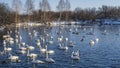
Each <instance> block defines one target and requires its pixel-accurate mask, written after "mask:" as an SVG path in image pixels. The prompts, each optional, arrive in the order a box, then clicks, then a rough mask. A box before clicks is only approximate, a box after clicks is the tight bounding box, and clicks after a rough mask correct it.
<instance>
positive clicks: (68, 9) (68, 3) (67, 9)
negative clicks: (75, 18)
mask: <svg viewBox="0 0 120 68" xmlns="http://www.w3.org/2000/svg"><path fill="white" fill-rule="evenodd" d="M70 8H71V6H70V2H69V1H68V0H66V3H65V11H66V21H67V20H68V17H69V16H68V15H69V11H70Z"/></svg>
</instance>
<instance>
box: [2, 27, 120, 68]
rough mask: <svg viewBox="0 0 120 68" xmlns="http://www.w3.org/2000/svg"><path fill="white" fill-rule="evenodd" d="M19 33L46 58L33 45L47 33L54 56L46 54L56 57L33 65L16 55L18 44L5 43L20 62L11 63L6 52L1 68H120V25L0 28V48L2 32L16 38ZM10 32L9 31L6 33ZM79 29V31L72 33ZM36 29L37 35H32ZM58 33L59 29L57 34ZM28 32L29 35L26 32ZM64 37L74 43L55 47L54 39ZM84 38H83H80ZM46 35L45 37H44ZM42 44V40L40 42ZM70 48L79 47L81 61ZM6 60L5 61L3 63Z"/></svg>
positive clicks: (56, 43)
mask: <svg viewBox="0 0 120 68" xmlns="http://www.w3.org/2000/svg"><path fill="white" fill-rule="evenodd" d="M16 29H17V31H18V32H19V35H20V36H21V37H22V40H21V42H25V43H26V44H27V45H31V46H34V47H35V49H34V50H32V51H30V53H35V54H38V56H37V58H36V59H39V60H42V61H45V54H41V53H40V52H39V48H38V47H37V45H36V41H37V39H40V38H41V37H46V36H47V34H49V35H50V36H52V37H53V41H54V42H53V44H48V50H54V52H55V53H54V54H53V55H49V57H51V58H52V59H54V60H55V63H44V64H32V63H31V61H32V60H31V59H30V60H29V61H28V59H27V56H26V54H17V53H16V51H17V48H18V44H17V43H14V44H12V45H7V47H11V48H12V51H11V52H10V53H11V54H12V55H16V56H19V58H20V60H21V61H20V62H19V63H11V62H10V61H7V60H8V54H1V55H0V68H88V67H89V68H120V26H119V25H104V26H80V25H74V26H72V25H69V26H60V27H59V26H53V27H48V26H37V27H29V28H24V27H23V26H22V27H19V28H15V27H10V28H8V29H5V30H4V31H1V34H0V36H1V38H0V51H1V52H2V51H3V49H4V46H3V38H2V36H3V35H5V34H8V33H9V34H10V35H11V37H13V38H14V39H15V35H16V33H15V31H16ZM8 31H9V32H8ZM75 31H76V32H78V33H75ZM35 32H36V34H35ZM59 32H61V33H60V34H59ZM29 33H31V37H30V35H29ZM59 36H63V43H66V42H65V38H66V37H68V41H74V42H75V46H74V47H69V46H68V47H69V48H68V50H60V49H58V44H59V43H58V41H57V38H58V37H59ZM83 37H84V39H82V38H83ZM48 38H49V37H46V39H47V40H49V39H48ZM96 38H99V41H98V42H95V45H93V46H91V45H90V44H89V42H90V40H95V39H96ZM41 46H43V47H44V43H43V42H41ZM73 50H80V60H72V59H71V53H72V51H73ZM4 60H6V62H7V63H3V61H4Z"/></svg>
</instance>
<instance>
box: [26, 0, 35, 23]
mask: <svg viewBox="0 0 120 68" xmlns="http://www.w3.org/2000/svg"><path fill="white" fill-rule="evenodd" d="M25 6H26V10H27V14H28V22H29V20H30V15H32V12H33V10H34V5H33V0H26V4H25Z"/></svg>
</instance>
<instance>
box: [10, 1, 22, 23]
mask: <svg viewBox="0 0 120 68" xmlns="http://www.w3.org/2000/svg"><path fill="white" fill-rule="evenodd" d="M21 4H22V3H21V1H20V0H13V4H12V6H13V11H14V12H15V22H16V23H18V22H19V16H18V14H19V11H20V8H21V7H20V5H21Z"/></svg>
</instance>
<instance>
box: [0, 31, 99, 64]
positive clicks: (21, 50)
mask: <svg viewBox="0 0 120 68" xmlns="http://www.w3.org/2000/svg"><path fill="white" fill-rule="evenodd" d="M69 31H70V32H72V29H69ZM14 32H15V33H16V34H15V37H13V36H12V33H13V31H12V30H9V31H7V34H6V35H3V51H1V52H0V56H1V55H2V56H6V57H7V59H8V60H9V61H10V62H11V63H18V62H21V61H23V60H21V59H22V58H20V57H19V56H21V55H25V56H26V57H27V58H28V59H29V60H30V62H31V63H33V64H43V63H55V62H56V61H55V60H54V59H53V58H51V57H49V55H51V54H52V55H54V53H55V51H54V50H49V47H48V45H52V44H53V43H54V37H53V36H52V35H51V34H46V35H44V36H41V37H40V38H39V39H37V40H36V44H35V46H32V45H29V44H27V43H26V42H23V41H22V40H23V39H24V37H22V36H21V35H20V32H19V31H18V30H17V29H16V30H15V31H14ZM32 32H33V34H34V36H37V35H38V34H37V31H35V30H33V31H32ZM56 33H57V32H56ZM73 34H79V32H78V29H75V31H74V32H73ZM28 36H29V37H32V33H31V32H28ZM83 40H84V37H83V38H82V39H81V41H83ZM57 41H58V49H59V50H68V49H69V47H75V41H69V38H68V37H64V36H62V35H61V31H59V32H58V38H57ZM96 42H99V38H97V37H96V38H95V40H90V42H88V43H89V45H90V46H93V45H95V43H96ZM36 47H37V48H38V49H39V54H44V55H45V60H44V61H43V60H40V59H37V57H38V56H39V54H36V53H34V50H35V49H36ZM14 48H15V49H14ZM13 52H14V53H15V54H14V53H13ZM71 59H72V60H80V50H79V49H78V50H74V51H72V53H71ZM2 62H4V63H5V62H7V61H2Z"/></svg>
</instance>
